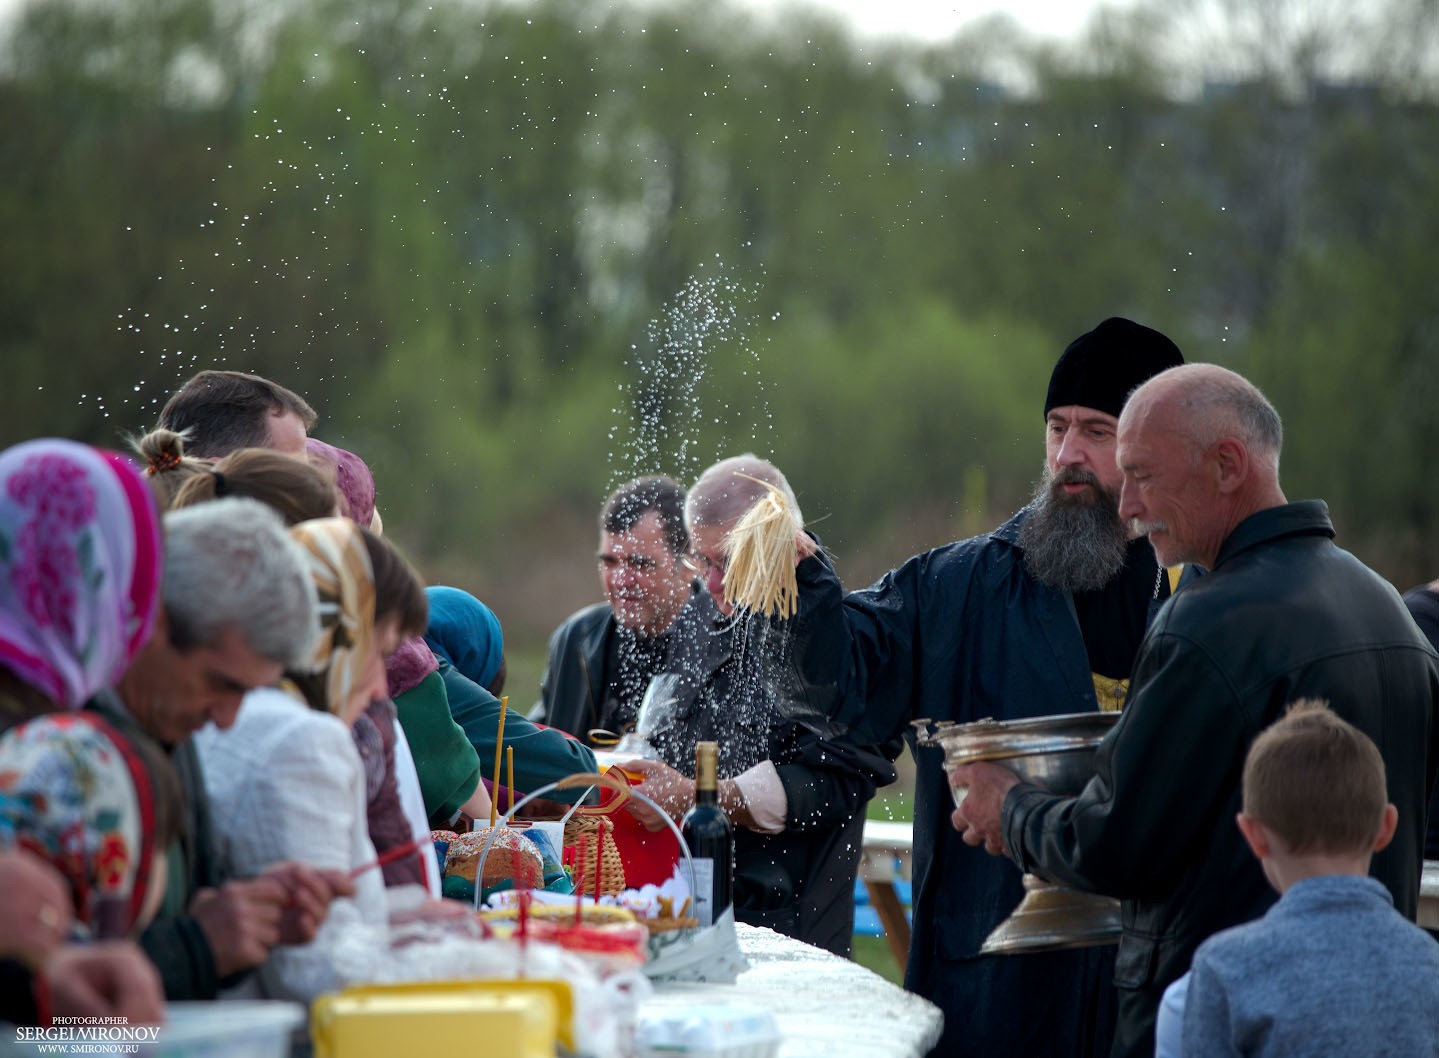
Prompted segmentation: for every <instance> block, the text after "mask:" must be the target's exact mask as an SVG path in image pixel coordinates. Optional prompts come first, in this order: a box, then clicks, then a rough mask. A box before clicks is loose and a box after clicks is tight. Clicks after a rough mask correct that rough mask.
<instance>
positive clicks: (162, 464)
mask: <svg viewBox="0 0 1439 1058" xmlns="http://www.w3.org/2000/svg"><path fill="white" fill-rule="evenodd" d="M179 465H180V456H179V455H178V454H177V453H175V452H156V453H155V454H154V455H152V456H151V457H150V461H149V462H148V463H147V464H146V465H145V473H146V474H147V475H148V476H150V477H154V476H155V475H156V474H163V473H165V471H167V470H174V469H175V468H176V467H178V466H179Z"/></svg>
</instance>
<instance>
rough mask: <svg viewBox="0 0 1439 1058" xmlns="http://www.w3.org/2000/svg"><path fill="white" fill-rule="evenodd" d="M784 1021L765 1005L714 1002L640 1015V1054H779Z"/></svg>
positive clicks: (768, 1057)
mask: <svg viewBox="0 0 1439 1058" xmlns="http://www.w3.org/2000/svg"><path fill="white" fill-rule="evenodd" d="M779 1045H780V1033H779V1025H778V1023H777V1022H776V1021H775V1018H774V1015H773V1014H772V1013H770V1012H769V1011H768V1010H765V1009H763V1008H762V1007H755V1006H745V1005H742V1004H739V1003H710V1004H702V1005H698V1006H686V1007H673V1008H668V1009H661V1010H656V1011H652V1012H646V1013H644V1014H641V1015H640V1020H639V1023H638V1024H637V1025H636V1026H635V1058H675V1056H677V1055H684V1056H686V1058H775V1056H776V1055H778V1054H779Z"/></svg>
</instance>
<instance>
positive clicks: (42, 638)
mask: <svg viewBox="0 0 1439 1058" xmlns="http://www.w3.org/2000/svg"><path fill="white" fill-rule="evenodd" d="M160 568H161V537H160V520H159V515H158V513H157V511H156V508H155V500H154V497H153V496H152V495H151V492H150V488H149V486H148V485H146V483H145V479H144V478H143V477H142V476H141V474H140V472H139V471H138V470H136V469H135V467H133V466H132V465H131V464H130V462H129V461H128V460H126V459H125V457H124V456H121V455H119V454H117V453H114V452H102V451H100V450H99V449H95V448H91V447H90V446H89V445H83V444H79V443H77V442H75V441H64V440H41V441H27V442H25V443H24V444H18V445H15V446H14V447H12V448H7V449H5V451H3V452H0V666H4V667H5V668H8V669H10V670H11V671H12V672H14V673H15V675H16V676H18V677H20V679H21V680H23V681H24V682H26V683H28V684H30V685H32V686H33V687H35V688H36V689H37V690H38V691H40V692H41V693H43V694H44V695H45V696H46V697H47V698H49V699H50V700H51V701H53V702H54V703H55V704H56V705H58V706H61V707H63V708H67V709H76V708H79V706H81V705H82V704H84V702H85V701H86V700H87V699H88V698H90V697H91V696H92V695H93V694H95V692H96V691H98V690H100V689H101V688H103V687H106V686H108V685H110V684H112V683H114V682H115V680H116V679H118V678H119V677H120V675H121V673H123V672H124V671H125V667H126V666H127V665H129V663H130V659H131V658H133V657H134V656H135V652H136V651H137V650H139V649H140V647H141V646H142V645H144V643H145V640H146V639H148V638H149V636H150V629H151V628H152V627H153V626H154V622H155V613H156V610H157V608H158V604H159V596H160Z"/></svg>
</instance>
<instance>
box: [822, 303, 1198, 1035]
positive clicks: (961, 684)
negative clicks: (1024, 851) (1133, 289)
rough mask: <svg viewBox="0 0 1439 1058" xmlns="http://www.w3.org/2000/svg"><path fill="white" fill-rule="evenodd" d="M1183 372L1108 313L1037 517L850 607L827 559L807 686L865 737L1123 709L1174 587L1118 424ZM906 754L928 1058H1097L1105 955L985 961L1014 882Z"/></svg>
mask: <svg viewBox="0 0 1439 1058" xmlns="http://www.w3.org/2000/svg"><path fill="white" fill-rule="evenodd" d="M1182 361H1183V357H1182V356H1181V355H1180V352H1179V349H1178V347H1177V346H1175V344H1174V343H1173V342H1172V341H1170V340H1169V339H1168V338H1167V337H1165V336H1164V335H1163V334H1161V333H1159V332H1158V331H1156V330H1154V329H1152V328H1149V327H1145V326H1143V325H1141V324H1138V323H1135V322H1134V321H1132V320H1128V319H1124V318H1122V317H1111V318H1109V319H1106V320H1104V321H1103V322H1101V323H1100V324H1099V325H1098V326H1096V327H1095V328H1094V329H1093V330H1091V331H1089V332H1086V333H1085V334H1082V335H1080V336H1079V337H1078V338H1076V339H1075V340H1074V341H1073V342H1071V343H1070V344H1069V345H1068V346H1067V347H1066V349H1065V351H1064V354H1063V356H1061V357H1060V358H1059V361H1058V363H1057V364H1056V365H1055V368H1054V371H1053V373H1052V374H1051V376H1050V380H1049V387H1048V390H1047V392H1046V394H1045V399H1044V406H1043V412H1044V431H1045V433H1044V436H1045V462H1044V467H1043V474H1042V477H1041V479H1040V482H1039V484H1038V487H1037V488H1036V490H1035V494H1034V499H1033V500H1032V502H1031V503H1030V504H1029V505H1028V506H1026V507H1025V508H1024V509H1022V510H1020V511H1019V512H1018V513H1017V514H1015V515H1014V516H1013V517H1012V518H1010V519H1009V521H1008V522H1006V523H1005V524H1004V525H1002V526H1000V527H999V528H998V529H995V530H994V531H993V532H990V533H986V534H984V535H982V536H977V537H973V538H971V539H969V540H962V541H957V542H955V543H951V544H948V545H945V546H943V547H940V548H936V549H934V550H932V551H928V552H925V553H923V554H919V555H916V556H915V557H913V558H911V559H909V561H907V562H905V563H904V564H903V565H901V566H900V567H899V568H897V569H895V570H893V571H891V572H890V573H887V574H885V576H884V577H882V578H881V579H880V580H879V581H878V582H877V583H875V584H874V585H872V586H871V587H869V588H866V589H864V590H862V591H856V592H850V593H849V594H848V595H846V596H844V597H843V604H842V605H839V606H836V605H833V604H832V601H833V599H834V597H835V593H836V590H837V588H836V585H834V584H833V574H832V573H831V574H828V575H827V576H824V575H823V574H825V573H826V571H827V567H824V566H822V565H821V564H820V560H819V559H818V558H815V559H807V560H806V561H805V562H804V563H802V564H801V565H800V567H799V570H798V574H799V580H800V595H801V606H800V619H801V620H808V621H810V622H811V623H812V625H813V633H812V634H813V642H814V643H815V644H816V650H815V651H813V652H811V654H810V655H809V657H808V659H807V661H808V664H807V666H806V670H805V673H806V678H807V679H809V680H810V681H811V682H813V683H816V684H817V685H823V684H824V683H825V682H826V681H828V680H836V681H838V682H839V684H840V686H841V689H842V690H843V691H844V693H845V695H846V698H847V701H848V702H849V703H850V707H851V709H852V713H851V719H853V721H854V723H855V725H856V726H857V727H858V729H859V730H860V732H861V733H863V732H868V739H867V740H868V741H872V742H876V743H884V742H886V741H888V740H889V739H891V738H894V737H896V736H898V735H900V734H906V735H908V736H909V737H911V738H912V736H913V732H911V731H907V728H908V726H909V724H910V722H911V721H914V720H919V719H930V720H934V721H953V722H956V723H969V722H974V721H978V720H982V719H985V718H993V719H995V720H1020V719H1024V718H1029V717H1039V716H1048V715H1053V714H1062V713H1083V712H1094V711H1096V710H1101V709H1102V710H1116V709H1119V708H1120V707H1121V706H1122V705H1123V704H1124V701H1125V692H1126V677H1127V676H1128V674H1129V668H1130V664H1131V663H1132V661H1133V660H1134V655H1135V652H1136V651H1137V649H1138V647H1139V643H1140V640H1141V638H1142V637H1143V634H1144V628H1145V622H1146V619H1147V616H1148V613H1149V610H1150V606H1151V604H1152V602H1153V600H1154V599H1155V597H1156V596H1158V597H1164V596H1167V594H1168V592H1169V590H1170V584H1169V579H1168V578H1167V577H1166V576H1164V575H1163V572H1164V571H1163V570H1161V568H1160V567H1159V565H1158V564H1157V563H1156V561H1155V558H1154V552H1153V549H1152V548H1150V546H1149V545H1148V543H1146V542H1145V541H1144V540H1142V539H1133V540H1131V539H1130V536H1129V533H1128V532H1127V530H1126V527H1125V525H1124V523H1123V520H1122V519H1121V518H1120V517H1119V487H1120V474H1119V471H1118V469H1117V467H1116V466H1115V462H1114V445H1115V429H1116V426H1117V423H1118V416H1119V413H1120V409H1121V408H1122V407H1123V406H1124V402H1125V399H1126V397H1127V396H1128V394H1129V391H1130V390H1131V389H1133V388H1134V387H1135V386H1136V385H1138V384H1139V383H1141V382H1143V381H1144V380H1145V379H1147V378H1149V377H1151V376H1152V375H1154V374H1156V373H1158V372H1159V371H1162V370H1164V369H1165V368H1168V367H1170V366H1172V365H1174V364H1178V363H1182ZM817 599H818V600H820V601H821V602H823V603H829V604H828V605H819V606H816V605H815V604H814V601H815V600H817ZM820 644H828V649H829V650H830V651H832V652H833V654H835V655H837V660H836V658H833V657H826V656H825V655H823V654H822V653H821V652H820V651H819V649H818V647H819V645H820ZM821 663H824V664H821ZM911 748H912V749H913V750H914V752H915V760H916V773H915V808H914V933H913V937H912V940H911V944H910V951H909V961H908V965H907V966H906V968H905V987H907V988H909V989H910V990H911V991H914V992H917V993H918V994H919V995H921V996H924V997H925V998H926V999H929V1000H930V1001H931V1002H933V1003H935V1004H936V1005H938V1006H939V1007H940V1008H941V1009H942V1010H943V1011H944V1035H943V1037H942V1039H941V1042H940V1045H939V1048H938V1049H937V1051H936V1052H935V1053H938V1054H983V1055H987V1056H992V1058H999V1056H1014V1058H1039V1056H1045V1055H1055V1056H1060V1055H1064V1056H1071V1055H1073V1056H1094V1055H1102V1054H1104V1053H1105V1052H1106V1051H1107V1050H1108V1047H1109V1041H1110V1038H1111V1035H1112V1033H1113V1026H1114V1006H1115V1000H1114V991H1113V985H1112V980H1111V979H1112V975H1113V968H1114V957H1113V948H1112V947H1108V946H1101V947H1091V948H1083V949H1078V950H1064V951H1038V952H1030V953H1025V954H1007V955H982V954H980V948H981V946H982V945H983V943H984V941H985V938H986V937H988V935H989V934H990V933H991V932H992V931H993V930H994V928H995V927H996V926H998V925H999V924H1000V922H1002V921H1003V920H1004V919H1005V918H1006V917H1007V916H1008V915H1009V914H1010V913H1011V912H1012V911H1013V910H1014V909H1015V907H1016V906H1017V905H1018V904H1019V902H1020V900H1021V898H1022V897H1023V895H1024V891H1023V887H1022V885H1021V881H1020V879H1021V874H1020V872H1019V871H1017V870H1015V869H1014V865H1013V864H1009V863H1003V862H1000V861H997V860H994V859H992V858H990V857H987V856H985V855H983V854H982V853H981V852H980V851H978V850H975V849H972V848H969V847H968V846H967V845H965V843H964V842H963V841H961V840H960V835H959V834H958V833H956V832H955V831H954V830H953V828H951V827H949V826H947V825H946V821H947V819H948V817H949V812H950V809H951V808H952V806H953V800H952V798H951V794H950V791H949V787H948V785H947V784H946V781H945V772H944V768H943V763H942V756H943V755H942V753H941V752H940V751H939V750H938V749H936V748H931V747H924V746H914V745H913V743H912V744H911Z"/></svg>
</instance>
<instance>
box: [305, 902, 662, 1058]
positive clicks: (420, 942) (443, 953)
mask: <svg viewBox="0 0 1439 1058" xmlns="http://www.w3.org/2000/svg"><path fill="white" fill-rule="evenodd" d="M333 957H334V962H335V968H336V971H337V972H338V974H339V976H340V979H341V982H342V983H343V984H344V985H346V986H349V985H377V984H401V983H407V982H414V981H462V980H466V979H473V978H499V979H501V980H511V979H514V978H517V977H527V978H531V979H537V980H557V981H565V982H567V983H568V984H569V986H570V991H571V992H572V993H573V994H574V1004H575V1005H574V1019H575V1024H574V1036H575V1039H576V1040H577V1041H579V1046H580V1054H581V1055H583V1056H585V1058H625V1056H626V1055H628V1053H629V1049H630V1044H631V1041H632V1039H633V1036H634V1025H635V1017H636V1015H637V1012H638V1009H639V1003H640V1001H641V1000H643V999H644V998H646V997H648V996H649V995H650V992H651V989H650V984H649V981H648V980H646V978H645V976H644V975H643V974H642V973H640V972H639V970H638V969H635V970H629V971H626V972H623V973H618V974H610V975H607V976H605V977H604V978H601V977H600V976H599V974H598V973H597V972H596V971H595V970H594V969H592V968H591V967H590V966H589V965H588V964H587V963H585V962H584V960H582V959H581V958H580V957H579V956H577V955H574V954H572V953H571V952H568V951H565V950H564V949H563V948H560V947H559V946H557V945H554V944H547V943H543V942H540V941H535V940H531V941H529V942H528V943H526V944H525V945H524V946H523V947H521V945H519V944H518V943H515V942H512V941H507V940H485V939H484V938H482V937H481V936H480V927H479V926H478V924H473V923H470V922H469V921H467V920H458V921H457V920H449V921H442V922H430V923H426V922H412V923H406V924H404V925H401V926H392V927H389V928H386V927H383V926H374V925H372V924H364V925H363V926H359V927H352V928H350V929H349V930H347V931H346V934H345V936H344V938H343V939H342V940H341V941H340V942H339V944H337V945H336V947H335V950H334V952H333Z"/></svg>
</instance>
